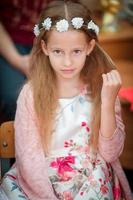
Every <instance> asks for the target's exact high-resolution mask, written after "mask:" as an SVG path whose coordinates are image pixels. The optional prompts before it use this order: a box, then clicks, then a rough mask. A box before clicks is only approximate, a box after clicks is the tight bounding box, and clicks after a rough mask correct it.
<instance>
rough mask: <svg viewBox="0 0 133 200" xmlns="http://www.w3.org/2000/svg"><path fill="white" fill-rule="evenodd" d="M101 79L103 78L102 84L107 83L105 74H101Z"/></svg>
mask: <svg viewBox="0 0 133 200" xmlns="http://www.w3.org/2000/svg"><path fill="white" fill-rule="evenodd" d="M102 78H103V84H106V83H107V81H108V80H107V76H106V74H102Z"/></svg>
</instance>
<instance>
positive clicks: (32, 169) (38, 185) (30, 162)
mask: <svg viewBox="0 0 133 200" xmlns="http://www.w3.org/2000/svg"><path fill="white" fill-rule="evenodd" d="M15 148H16V150H15V151H16V168H17V175H18V181H19V184H20V186H21V187H22V189H23V190H24V192H25V193H26V194H27V195H28V197H29V199H30V200H45V199H46V200H56V197H55V195H54V193H53V190H52V186H51V183H50V181H49V179H48V175H47V167H46V162H45V155H44V152H43V148H42V146H41V141H40V137H39V131H38V126H37V120H36V117H35V112H34V109H33V97H32V93H31V89H30V87H29V85H25V86H24V88H23V89H22V91H21V93H20V95H19V98H18V101H17V111H16V117H15Z"/></svg>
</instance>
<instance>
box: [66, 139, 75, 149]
mask: <svg viewBox="0 0 133 200" xmlns="http://www.w3.org/2000/svg"><path fill="white" fill-rule="evenodd" d="M71 146H74V142H73V140H72V139H71V140H69V141H65V142H64V147H71Z"/></svg>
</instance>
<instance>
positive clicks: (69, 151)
mask: <svg viewBox="0 0 133 200" xmlns="http://www.w3.org/2000/svg"><path fill="white" fill-rule="evenodd" d="M59 105H60V107H59V109H58V110H57V116H56V123H55V127H54V130H53V138H52V143H51V152H50V155H49V156H48V157H47V158H46V161H47V165H48V176H49V179H50V181H51V183H52V186H53V188H54V192H55V194H56V196H57V198H58V199H61V200H81V199H82V200H113V199H114V200H121V199H122V194H121V188H120V185H119V181H118V179H117V176H116V175H115V173H114V171H113V170H112V168H111V165H110V164H109V163H106V162H105V161H104V159H103V158H102V157H101V156H100V154H99V153H97V155H96V157H94V155H93V154H92V149H91V147H90V146H89V145H88V142H89V139H90V136H91V121H92V117H91V112H92V103H91V101H90V100H89V99H88V98H87V96H86V95H85V94H84V93H80V94H79V95H78V96H75V97H73V98H66V99H59ZM15 173H16V172H15V168H12V169H11V170H10V171H9V172H8V173H7V174H6V176H5V178H4V180H3V186H2V187H3V188H4V187H5V186H4V184H5V185H6V187H7V186H8V193H9V194H8V195H9V197H10V198H9V199H12V200H22V199H26V200H28V197H26V195H25V194H24V192H23V191H22V189H21V188H20V186H19V185H18V183H17V180H16V175H15ZM2 191H4V190H2ZM2 191H1V194H0V195H1V199H2V195H4V193H3V192H2ZM3 199H4V198H3ZM5 199H6V198H5Z"/></svg>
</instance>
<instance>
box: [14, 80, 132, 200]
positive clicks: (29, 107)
mask: <svg viewBox="0 0 133 200" xmlns="http://www.w3.org/2000/svg"><path fill="white" fill-rule="evenodd" d="M116 121H117V129H116V131H115V133H114V134H113V136H112V137H111V138H109V139H107V138H104V137H103V136H102V134H101V133H100V137H99V152H100V154H101V155H102V157H103V158H104V159H105V160H106V161H107V162H110V163H111V165H112V167H113V169H114V170H115V172H116V174H117V175H118V177H119V180H120V182H121V185H122V187H123V189H124V191H125V196H126V199H127V200H132V197H131V192H130V188H129V185H128V182H127V179H126V177H125V175H124V172H123V170H122V168H121V166H120V163H119V161H118V157H119V155H120V154H121V152H122V149H123V144H124V138H125V133H124V125H123V123H122V120H121V116H120V105H119V102H118V101H117V104H116ZM15 148H16V169H17V178H18V182H19V184H20V186H21V187H22V188H23V190H24V191H25V193H26V194H27V195H28V197H29V199H30V200H57V198H56V196H55V195H54V192H53V189H52V186H51V184H50V181H49V179H48V175H47V166H46V162H45V155H44V152H43V148H42V146H41V141H40V137H39V133H38V124H37V119H36V115H35V110H34V106H33V96H32V92H31V88H30V86H29V85H28V84H27V85H25V86H24V87H23V89H22V91H21V93H20V95H19V98H18V101H17V111H16V117H15Z"/></svg>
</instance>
